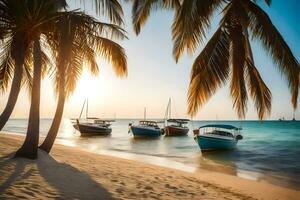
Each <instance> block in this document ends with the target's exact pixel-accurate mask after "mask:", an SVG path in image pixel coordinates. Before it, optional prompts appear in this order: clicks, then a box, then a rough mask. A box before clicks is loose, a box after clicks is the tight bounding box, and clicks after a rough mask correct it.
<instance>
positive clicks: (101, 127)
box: [72, 99, 115, 136]
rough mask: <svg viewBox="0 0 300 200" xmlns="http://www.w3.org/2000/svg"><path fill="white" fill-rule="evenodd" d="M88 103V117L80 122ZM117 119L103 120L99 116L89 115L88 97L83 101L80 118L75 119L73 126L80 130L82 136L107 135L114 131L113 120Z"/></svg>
mask: <svg viewBox="0 0 300 200" xmlns="http://www.w3.org/2000/svg"><path fill="white" fill-rule="evenodd" d="M85 105H86V118H85V121H84V122H80V119H81V115H82V112H83V109H84V107H85ZM114 121H115V120H103V119H100V118H97V117H88V99H86V100H85V101H84V103H83V106H82V109H81V112H80V115H79V118H78V119H75V122H74V119H73V122H72V123H73V127H74V128H75V129H76V130H78V131H79V132H80V134H81V136H106V135H110V134H111V132H112V129H111V122H114Z"/></svg>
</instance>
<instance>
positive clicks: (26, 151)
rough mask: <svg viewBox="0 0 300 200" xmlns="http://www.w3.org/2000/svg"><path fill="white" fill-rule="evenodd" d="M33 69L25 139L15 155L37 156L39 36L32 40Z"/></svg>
mask: <svg viewBox="0 0 300 200" xmlns="http://www.w3.org/2000/svg"><path fill="white" fill-rule="evenodd" d="M33 48H34V49H33V56H34V71H33V73H34V74H33V84H32V94H31V105H30V112H29V120H28V127H27V133H26V138H25V141H24V143H23V145H22V147H21V148H20V149H19V150H18V151H17V152H16V155H15V157H25V158H30V159H35V158H37V149H38V143H39V126H40V90H41V74H42V56H41V44H40V40H39V37H37V38H35V40H34V47H33Z"/></svg>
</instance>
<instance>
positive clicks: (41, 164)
mask: <svg viewBox="0 0 300 200" xmlns="http://www.w3.org/2000/svg"><path fill="white" fill-rule="evenodd" d="M12 157H13V154H9V155H6V156H4V157H1V158H0V174H1V177H0V199H1V198H2V197H4V198H5V197H15V198H22V197H26V195H29V196H31V197H35V194H36V193H39V196H40V197H41V196H43V194H47V195H49V193H50V196H44V197H45V198H46V197H51V195H52V197H54V198H58V199H113V197H112V196H111V194H110V193H109V192H108V191H107V190H106V189H105V188H103V187H102V186H101V184H99V183H98V182H96V181H95V180H93V179H92V178H91V177H90V176H89V175H88V174H87V173H85V172H83V171H80V170H78V169H76V168H74V167H72V166H71V165H69V164H66V163H61V162H58V161H56V160H55V159H54V158H53V157H51V156H50V155H48V154H46V153H45V152H43V151H39V158H38V159H37V160H29V159H23V158H12ZM78 159H80V158H78ZM2 175H3V176H2ZM45 186H47V187H48V188H51V190H48V191H47V189H46V188H47V187H45ZM14 191H17V192H15V194H14ZM5 193H7V194H8V196H5ZM2 195H3V196H2Z"/></svg>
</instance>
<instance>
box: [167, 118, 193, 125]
mask: <svg viewBox="0 0 300 200" xmlns="http://www.w3.org/2000/svg"><path fill="white" fill-rule="evenodd" d="M167 121H168V122H175V123H179V124H187V123H188V122H189V121H190V120H189V119H168V120H167Z"/></svg>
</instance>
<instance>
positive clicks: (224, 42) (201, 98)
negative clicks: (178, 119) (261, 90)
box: [188, 27, 229, 116]
mask: <svg viewBox="0 0 300 200" xmlns="http://www.w3.org/2000/svg"><path fill="white" fill-rule="evenodd" d="M228 59H229V36H228V34H227V33H226V32H225V31H224V30H223V29H222V28H221V27H220V28H219V29H218V30H217V31H216V32H215V34H214V35H213V36H212V38H211V39H210V40H209V42H208V43H207V45H206V46H205V47H204V49H203V50H202V52H201V53H200V55H199V56H198V57H197V58H196V60H195V62H194V64H193V67H192V72H191V82H190V86H189V91H188V114H190V115H191V116H194V115H195V114H196V113H197V111H198V109H199V108H201V107H202V106H203V105H204V104H205V103H206V102H207V101H208V100H209V99H210V97H211V96H212V95H213V94H214V93H215V92H216V91H217V89H218V88H220V87H221V86H222V85H224V84H225V83H226V80H227V78H228V75H229V65H228Z"/></svg>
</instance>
